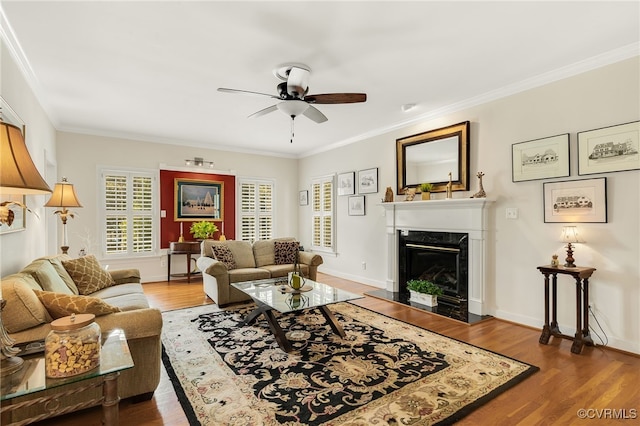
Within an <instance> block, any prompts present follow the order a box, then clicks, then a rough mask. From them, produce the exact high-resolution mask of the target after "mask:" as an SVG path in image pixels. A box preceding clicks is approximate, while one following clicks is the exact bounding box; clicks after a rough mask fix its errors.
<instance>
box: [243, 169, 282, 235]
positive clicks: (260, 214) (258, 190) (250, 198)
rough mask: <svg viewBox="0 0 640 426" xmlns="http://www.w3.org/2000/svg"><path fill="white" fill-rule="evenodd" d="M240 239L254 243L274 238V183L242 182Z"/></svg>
mask: <svg viewBox="0 0 640 426" xmlns="http://www.w3.org/2000/svg"><path fill="white" fill-rule="evenodd" d="M239 192H240V209H239V210H240V239H241V240H243V241H250V242H254V241H256V240H267V239H270V238H273V233H274V229H273V228H274V220H273V215H274V212H273V197H274V183H273V182H271V181H257V180H241V181H240V191H239Z"/></svg>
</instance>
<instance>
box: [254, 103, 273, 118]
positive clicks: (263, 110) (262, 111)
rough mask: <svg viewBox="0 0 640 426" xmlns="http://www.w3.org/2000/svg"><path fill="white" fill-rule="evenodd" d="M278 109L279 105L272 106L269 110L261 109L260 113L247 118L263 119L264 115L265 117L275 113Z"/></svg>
mask: <svg viewBox="0 0 640 426" xmlns="http://www.w3.org/2000/svg"><path fill="white" fill-rule="evenodd" d="M277 109H278V105H271V106H270V107H268V108H265V109H261V110H260V111H258V112H254V113H253V114H251V115H250V116H249V117H247V118H256V117H262V116H263V115H265V114H269V113H270V112H273V111H275V110H277Z"/></svg>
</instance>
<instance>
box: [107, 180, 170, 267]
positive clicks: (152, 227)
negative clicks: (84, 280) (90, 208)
mask: <svg viewBox="0 0 640 426" xmlns="http://www.w3.org/2000/svg"><path fill="white" fill-rule="evenodd" d="M101 182H102V188H101V195H102V197H103V198H102V204H101V205H102V206H103V210H102V213H101V215H102V220H101V222H102V223H103V229H104V233H103V235H102V244H101V247H102V250H103V253H104V255H106V256H143V255H150V254H153V253H155V248H156V239H155V236H156V235H158V233H159V231H158V224H157V219H156V218H155V217H154V212H155V211H156V209H155V202H154V201H153V200H154V197H153V194H154V193H156V192H157V191H156V182H157V179H156V176H155V174H154V173H150V172H138V171H125V170H103V171H102V173H101Z"/></svg>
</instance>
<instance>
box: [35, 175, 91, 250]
mask: <svg viewBox="0 0 640 426" xmlns="http://www.w3.org/2000/svg"><path fill="white" fill-rule="evenodd" d="M44 206H45V207H62V209H61V210H56V211H54V212H53V214H57V215H59V216H60V220H61V221H62V247H60V248H61V249H62V253H64V254H67V253H68V252H69V237H68V235H67V219H68V218H69V217H71V218H74V217H75V216H74V213H73V212H71V211H69V210H67V207H82V204H80V201H78V196H77V195H76V190H75V188H74V187H73V185H72V184H70V183H69V182H67V178H66V177H63V178H62V182H58V183H56V186H55V187H54V188H53V194H51V198H49V201H47V204H45V205H44Z"/></svg>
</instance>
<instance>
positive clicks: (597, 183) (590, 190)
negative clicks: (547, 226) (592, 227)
mask: <svg viewBox="0 0 640 426" xmlns="http://www.w3.org/2000/svg"><path fill="white" fill-rule="evenodd" d="M543 196H544V221H545V223H559V222H560V223H565V222H586V223H606V222H607V178H596V179H581V180H570V181H564V182H548V183H544V184H543Z"/></svg>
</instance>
